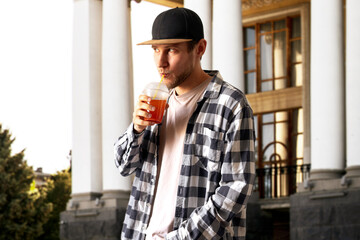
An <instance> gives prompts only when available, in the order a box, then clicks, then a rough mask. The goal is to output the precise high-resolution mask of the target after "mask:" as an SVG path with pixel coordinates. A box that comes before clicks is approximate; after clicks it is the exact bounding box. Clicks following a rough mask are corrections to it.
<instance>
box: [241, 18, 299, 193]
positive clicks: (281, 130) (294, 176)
mask: <svg viewBox="0 0 360 240" xmlns="http://www.w3.org/2000/svg"><path fill="white" fill-rule="evenodd" d="M300 23H301V21H300V16H288V17H284V18H281V19H276V20H271V21H263V22H257V23H254V24H252V25H248V26H244V58H245V59H244V64H245V66H244V70H245V71H244V74H245V76H244V77H245V87H246V89H245V91H246V94H247V97H248V99H249V101H250V104H251V105H252V106H253V108H255V111H254V113H255V125H256V127H255V131H256V135H257V139H256V164H257V174H258V179H257V187H258V190H259V192H260V197H262V198H274V197H284V196H289V195H290V194H292V193H294V192H296V183H298V182H302V179H303V168H302V167H303V164H304V162H303V132H304V126H303V125H304V124H303V108H302V85H303V70H302V67H303V62H302V61H303V60H302V59H303V57H302V51H301V46H302V44H301V41H302V38H301V25H300Z"/></svg>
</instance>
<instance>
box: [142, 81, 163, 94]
mask: <svg viewBox="0 0 360 240" xmlns="http://www.w3.org/2000/svg"><path fill="white" fill-rule="evenodd" d="M145 89H153V90H159V91H163V92H167V93H168V92H169V89H168V88H167V86H166V85H165V83H163V82H161V83H160V82H151V83H148V84H147V85H146V86H145Z"/></svg>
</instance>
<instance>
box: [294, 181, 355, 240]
mask: <svg viewBox="0 0 360 240" xmlns="http://www.w3.org/2000/svg"><path fill="white" fill-rule="evenodd" d="M290 206H291V207H290V229H291V230H290V234H291V240H300V239H316V240H321V239H324V240H325V239H326V240H328V239H334V240H337V239H339V240H356V239H360V217H359V216H360V188H357V189H354V188H353V189H350V188H349V189H337V190H327V191H316V192H302V193H297V194H294V195H292V196H291V198H290Z"/></svg>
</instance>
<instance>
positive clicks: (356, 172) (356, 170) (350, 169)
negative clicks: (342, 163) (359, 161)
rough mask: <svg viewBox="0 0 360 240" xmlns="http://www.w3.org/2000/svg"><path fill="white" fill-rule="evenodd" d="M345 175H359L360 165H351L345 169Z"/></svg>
mask: <svg viewBox="0 0 360 240" xmlns="http://www.w3.org/2000/svg"><path fill="white" fill-rule="evenodd" d="M345 170H346V175H345V176H346V177H360V166H351V167H347V168H346V169H345Z"/></svg>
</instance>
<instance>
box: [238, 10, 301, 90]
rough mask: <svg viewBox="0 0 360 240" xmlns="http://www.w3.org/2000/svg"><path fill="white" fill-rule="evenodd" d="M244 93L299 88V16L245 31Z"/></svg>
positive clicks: (257, 25)
mask: <svg viewBox="0 0 360 240" xmlns="http://www.w3.org/2000/svg"><path fill="white" fill-rule="evenodd" d="M244 57H245V61H244V62H245V66H244V69H245V86H246V90H245V91H246V93H247V94H251V93H258V92H266V91H273V90H278V89H284V88H289V87H296V86H302V54H301V26H300V17H299V16H296V17H287V18H284V19H279V20H276V21H268V22H264V23H257V24H254V25H250V26H246V27H245V28H244Z"/></svg>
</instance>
